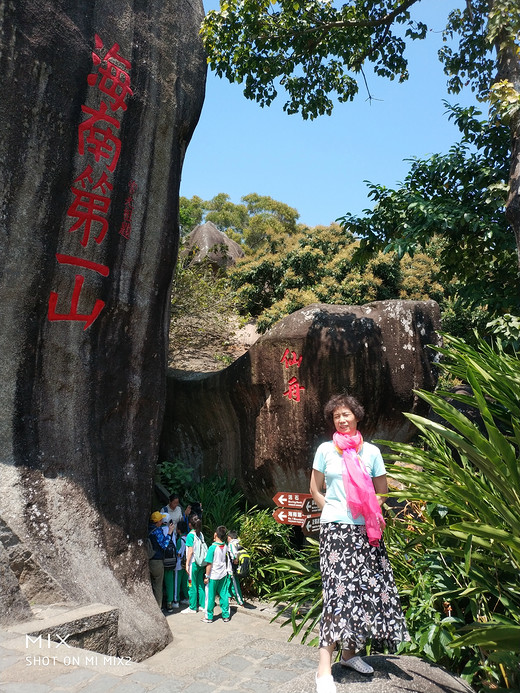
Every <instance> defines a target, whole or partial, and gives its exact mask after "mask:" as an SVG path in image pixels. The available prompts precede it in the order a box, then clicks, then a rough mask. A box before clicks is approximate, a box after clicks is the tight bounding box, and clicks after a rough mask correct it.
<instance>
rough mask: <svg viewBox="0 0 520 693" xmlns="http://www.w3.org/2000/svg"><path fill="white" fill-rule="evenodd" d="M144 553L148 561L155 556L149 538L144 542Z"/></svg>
mask: <svg viewBox="0 0 520 693" xmlns="http://www.w3.org/2000/svg"><path fill="white" fill-rule="evenodd" d="M146 553H147V554H148V560H151V559H152V558H153V557H154V556H155V549H154V547H153V544H152V540H151V539H150V537H148V539H147V540H146Z"/></svg>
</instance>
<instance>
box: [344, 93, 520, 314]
mask: <svg viewBox="0 0 520 693" xmlns="http://www.w3.org/2000/svg"><path fill="white" fill-rule="evenodd" d="M449 114H450V118H453V119H454V120H455V121H456V123H457V125H458V127H459V129H460V131H461V133H462V139H461V141H460V142H459V143H458V144H455V145H454V146H453V147H451V149H450V151H449V153H448V154H446V155H440V154H435V155H433V156H432V157H430V158H428V159H412V161H411V168H410V172H409V173H408V175H407V176H406V178H405V180H404V182H403V183H402V184H401V185H400V186H399V188H397V189H396V190H393V189H390V188H386V187H384V186H382V185H375V184H372V183H371V184H369V188H370V193H369V197H370V198H371V199H372V200H373V201H374V207H373V209H372V210H366V211H365V215H364V216H363V217H356V216H354V215H351V214H347V215H345V216H344V217H342V219H341V220H340V221H341V224H342V226H343V227H344V228H345V230H346V231H349V232H350V233H352V234H355V235H356V236H357V237H359V238H360V239H361V241H360V245H359V249H358V250H357V251H356V256H355V259H356V260H358V261H360V262H363V263H364V262H366V261H367V259H369V258H371V257H374V256H375V255H376V254H377V253H379V252H381V251H383V252H390V251H393V252H396V253H397V255H398V257H402V256H403V255H404V254H405V253H408V254H409V255H410V256H413V255H414V254H415V253H416V252H418V251H421V252H424V250H425V249H427V248H429V247H430V246H431V243H432V238H437V239H438V240H437V242H436V246H437V249H438V253H437V260H438V274H437V276H438V279H439V280H440V281H441V283H442V284H443V285H444V286H446V285H447V282H449V281H451V282H452V295H453V294H456V295H457V296H458V297H459V304H460V307H461V306H462V305H465V306H467V307H468V309H472V308H474V307H475V306H486V308H487V311H489V312H490V313H491V314H499V313H501V312H504V311H510V310H512V309H513V308H514V307H516V305H517V302H518V295H517V294H518V291H517V281H518V279H517V272H516V258H515V252H514V251H515V242H514V236H513V235H512V234H511V231H510V229H509V228H508V225H507V223H506V218H505V215H504V206H505V202H506V197H507V183H506V181H507V177H508V174H509V167H508V152H507V149H508V144H509V134H508V132H507V129H506V128H505V127H504V126H497V125H493V124H491V123H489V122H487V121H485V120H479V118H478V116H480V112H479V111H477V110H476V109H475V108H461V107H458V106H454V107H449ZM455 282H456V283H455Z"/></svg>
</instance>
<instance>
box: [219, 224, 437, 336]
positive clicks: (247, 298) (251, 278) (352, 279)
mask: <svg viewBox="0 0 520 693" xmlns="http://www.w3.org/2000/svg"><path fill="white" fill-rule="evenodd" d="M357 247H358V242H357V241H356V240H355V238H354V236H353V235H352V234H351V233H349V232H345V231H342V230H341V228H340V227H339V226H338V225H332V226H330V227H323V226H318V227H315V228H313V229H306V228H304V229H302V230H300V231H299V232H298V233H296V234H294V235H293V236H292V237H291V239H290V242H288V243H287V244H286V245H285V247H284V249H283V251H281V252H279V253H264V252H263V253H256V254H254V255H252V256H251V257H249V258H245V259H244V260H242V261H240V262H239V263H237V264H236V265H235V267H234V268H233V269H232V270H231V271H230V273H229V281H230V283H231V287H232V288H233V290H234V291H236V298H237V303H238V304H239V305H240V309H241V310H242V311H244V313H247V314H250V315H252V316H254V317H257V318H258V321H257V329H258V330H259V331H260V332H263V331H265V330H266V329H268V328H269V327H271V325H272V324H274V323H275V322H276V321H277V320H279V319H280V318H282V317H285V316H286V315H289V313H292V312H294V311H295V310H298V309H300V308H303V307H304V306H306V305H309V304H310V303H316V302H321V303H329V304H346V305H361V304H363V303H367V302H369V301H376V300H385V299H388V298H410V299H423V300H425V299H434V300H437V301H442V300H443V297H444V296H445V291H444V289H443V287H442V286H441V284H440V283H439V282H438V281H437V266H436V262H435V260H434V258H433V257H431V256H428V255H427V254H426V253H422V254H417V255H416V257H415V258H414V259H413V260H412V259H411V258H410V257H409V256H405V257H404V258H402V260H399V259H398V258H397V256H396V255H395V254H387V255H385V254H383V253H379V254H377V255H376V256H374V257H372V258H371V259H370V260H369V261H368V262H367V263H366V264H365V265H364V266H363V267H361V266H359V264H358V263H355V262H354V261H353V258H354V254H355V251H356V248H357Z"/></svg>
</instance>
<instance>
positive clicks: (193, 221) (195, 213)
mask: <svg viewBox="0 0 520 693" xmlns="http://www.w3.org/2000/svg"><path fill="white" fill-rule="evenodd" d="M203 204H204V202H203V200H202V198H200V197H198V196H197V195H194V196H193V197H192V198H191V199H188V198H187V197H180V198H179V227H180V232H181V236H187V235H188V234H189V233H190V231H191V230H192V229H193V228H194V227H195V226H197V224H200V222H201V221H202V217H203V215H204V210H203Z"/></svg>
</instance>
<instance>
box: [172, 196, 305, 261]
mask: <svg viewBox="0 0 520 693" xmlns="http://www.w3.org/2000/svg"><path fill="white" fill-rule="evenodd" d="M241 202H242V204H235V203H234V202H231V199H230V197H229V195H228V194H226V193H218V195H215V197H213V198H212V199H211V200H208V201H203V200H201V199H200V197H197V196H194V197H192V198H191V200H187V199H186V198H181V219H182V218H191V219H196V222H195V224H200V223H201V221H202V220H204V221H212V222H213V223H214V224H215V226H216V227H217V228H218V229H219V230H220V231H223V232H224V233H226V234H227V235H228V236H229V237H230V238H232V239H233V240H234V241H236V242H237V243H241V244H242V245H243V246H244V250H245V251H246V252H247V251H256V250H259V249H260V248H264V249H266V248H267V249H269V250H270V251H271V252H274V250H275V249H276V248H277V247H280V246H281V245H283V244H284V243H285V242H286V240H287V238H288V237H289V236H291V235H292V234H294V233H295V232H296V230H297V224H296V222H297V220H298V217H299V216H300V215H299V214H298V212H297V211H296V210H295V209H294V208H293V207H289V205H287V204H285V203H284V202H279V201H278V200H273V198H272V197H269V196H267V195H258V194H257V193H249V195H244V196H243V197H242V198H241ZM190 215H191V216H190ZM195 224H193V226H195ZM193 226H192V227H191V228H193ZM191 228H190V229H189V230H190V231H191Z"/></svg>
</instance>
